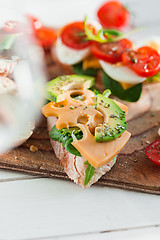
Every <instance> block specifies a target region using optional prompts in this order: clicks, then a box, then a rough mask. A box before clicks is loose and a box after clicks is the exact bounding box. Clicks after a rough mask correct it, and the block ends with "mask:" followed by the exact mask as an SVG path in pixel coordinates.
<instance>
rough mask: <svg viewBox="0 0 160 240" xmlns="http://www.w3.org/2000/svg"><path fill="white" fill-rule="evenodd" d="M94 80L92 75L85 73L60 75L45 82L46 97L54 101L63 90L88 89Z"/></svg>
mask: <svg viewBox="0 0 160 240" xmlns="http://www.w3.org/2000/svg"><path fill="white" fill-rule="evenodd" d="M94 82H95V79H94V77H90V76H86V75H66V76H60V77H57V78H55V79H53V80H51V81H49V82H48V83H47V87H46V95H47V96H46V98H47V99H48V100H50V101H54V102H56V101H57V98H58V96H59V95H61V94H62V93H63V92H64V91H67V90H81V89H88V88H90V87H92V86H93V85H94Z"/></svg>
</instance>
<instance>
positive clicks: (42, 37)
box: [27, 15, 57, 48]
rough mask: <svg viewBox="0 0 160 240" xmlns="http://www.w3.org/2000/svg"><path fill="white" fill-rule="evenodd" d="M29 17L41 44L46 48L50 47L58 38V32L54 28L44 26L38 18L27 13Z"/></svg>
mask: <svg viewBox="0 0 160 240" xmlns="http://www.w3.org/2000/svg"><path fill="white" fill-rule="evenodd" d="M27 17H28V19H29V20H30V21H31V24H32V29H33V32H34V34H35V36H36V38H37V40H38V41H39V44H40V45H41V46H42V47H44V48H47V47H50V46H51V45H52V43H53V42H54V41H55V40H56V39H57V32H56V31H55V30H54V29H53V28H49V27H44V26H43V25H42V23H41V21H40V20H39V19H38V18H36V17H34V16H31V15H27Z"/></svg>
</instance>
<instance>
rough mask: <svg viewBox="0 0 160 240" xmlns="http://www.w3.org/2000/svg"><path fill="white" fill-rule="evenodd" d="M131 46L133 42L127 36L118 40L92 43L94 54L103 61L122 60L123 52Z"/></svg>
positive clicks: (113, 61) (114, 61)
mask: <svg viewBox="0 0 160 240" xmlns="http://www.w3.org/2000/svg"><path fill="white" fill-rule="evenodd" d="M131 47H132V43H131V42H130V41H129V40H128V39H125V38H124V39H121V40H119V41H117V42H107V43H98V42H95V43H93V45H92V54H93V55H94V56H95V57H97V58H99V59H101V60H103V61H106V62H110V63H117V62H120V61H121V60H122V54H123V52H124V51H125V50H126V49H130V48H131Z"/></svg>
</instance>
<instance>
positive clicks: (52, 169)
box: [0, 51, 160, 194]
mask: <svg viewBox="0 0 160 240" xmlns="http://www.w3.org/2000/svg"><path fill="white" fill-rule="evenodd" d="M46 63H47V69H48V73H49V79H53V78H54V77H56V76H59V75H62V74H63V72H62V69H61V67H60V66H59V65H56V63H55V62H53V59H52V57H51V54H50V51H47V52H46ZM66 70H69V69H68V68H67V69H65V73H67V72H66ZM68 74H69V72H68ZM98 84H99V85H97V87H98V88H100V89H101V88H103V85H102V83H101V82H98ZM159 127H160V112H155V113H154V112H147V113H146V114H143V115H142V116H140V117H138V118H136V119H133V120H132V121H129V122H128V131H130V132H131V133H132V137H131V139H130V141H129V142H128V144H127V145H126V146H125V148H124V149H123V150H122V151H121V152H120V154H119V156H118V159H117V163H116V164H115V165H114V166H113V168H112V170H111V171H110V172H108V173H106V174H105V175H104V176H103V177H101V179H100V180H99V181H98V182H97V183H96V185H99V186H109V187H116V188H121V189H127V190H133V191H140V192H145V193H154V194H160V168H159V167H157V166H156V165H155V164H153V163H152V162H151V161H150V160H148V158H147V157H146V156H145V154H144V149H145V147H146V146H147V145H148V144H149V143H151V142H153V141H155V140H156V139H157V138H158V133H157V132H158V128H159ZM32 145H33V146H34V147H36V148H37V151H35V152H33V151H31V150H32V148H34V147H31V146H32ZM0 168H2V169H11V170H15V171H19V172H24V173H29V174H33V175H41V176H44V177H57V178H62V179H65V180H69V178H68V177H67V175H66V174H65V172H64V170H63V168H62V167H61V166H60V164H59V160H58V159H57V158H56V157H55V155H54V152H53V150H52V147H51V144H50V140H49V135H48V132H47V127H46V120H45V119H44V118H43V117H42V120H41V123H40V125H39V127H38V128H37V129H36V130H35V131H34V134H33V135H32V137H31V138H30V139H29V140H28V141H27V142H25V143H24V144H23V145H22V146H20V147H18V148H16V149H14V150H13V151H11V152H9V153H7V154H4V155H2V156H0Z"/></svg>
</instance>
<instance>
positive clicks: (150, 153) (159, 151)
mask: <svg viewBox="0 0 160 240" xmlns="http://www.w3.org/2000/svg"><path fill="white" fill-rule="evenodd" d="M145 154H146V156H147V157H148V158H149V159H150V160H151V161H152V162H153V163H155V164H156V165H158V166H160V138H159V139H158V140H156V141H155V142H153V143H151V144H150V145H149V146H148V147H146V149H145Z"/></svg>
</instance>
